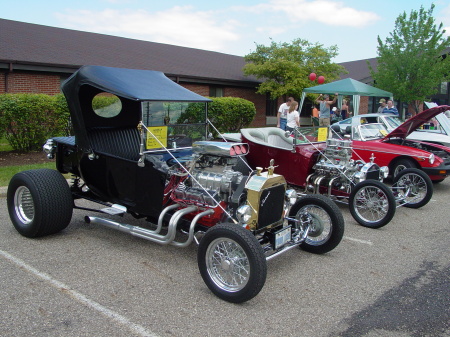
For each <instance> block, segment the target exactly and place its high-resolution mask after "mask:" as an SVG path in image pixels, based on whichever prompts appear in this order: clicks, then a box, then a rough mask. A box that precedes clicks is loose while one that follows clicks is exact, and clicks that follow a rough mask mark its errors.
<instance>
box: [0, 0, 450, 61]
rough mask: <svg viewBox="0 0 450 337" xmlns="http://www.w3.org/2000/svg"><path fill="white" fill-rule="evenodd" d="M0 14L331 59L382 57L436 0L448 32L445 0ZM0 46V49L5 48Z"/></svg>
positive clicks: (66, 5)
mask: <svg viewBox="0 0 450 337" xmlns="http://www.w3.org/2000/svg"><path fill="white" fill-rule="evenodd" d="M2 2H3V3H2V6H1V7H0V18H2V19H9V20H16V21H21V22H28V23H35V24H41V25H46V26H52V27H60V28H68V29H74V30H80V31H86V32H94V33H101V34H108V35H114V36H121V37H127V38H133V39H138V40H145V41H152V42H160V43H167V44H172V45H177V46H184V47H191V48H198V49H203V50H211V51H216V52H221V53H225V54H231V55H238V56H245V55H247V54H249V53H251V52H253V51H255V50H256V44H262V45H269V44H270V43H271V41H274V42H277V43H278V42H281V43H282V42H287V43H289V42H292V41H293V40H295V39H298V38H300V39H304V40H307V41H309V42H311V43H319V44H322V45H323V46H324V47H325V48H328V47H331V46H334V45H336V46H337V47H338V53H339V55H338V56H337V57H336V58H334V59H333V61H334V62H337V63H341V62H348V61H356V60H361V59H366V58H372V57H376V56H377V46H378V41H377V39H378V37H380V39H381V40H382V41H385V39H386V38H387V37H389V34H390V33H391V32H392V31H393V30H394V24H395V20H396V18H397V17H398V16H399V15H400V14H402V13H403V12H406V13H407V14H408V15H409V14H410V12H411V10H416V11H418V10H419V9H420V7H421V6H423V7H424V8H425V9H426V10H428V9H429V8H430V6H431V4H432V3H434V4H435V9H434V12H433V14H434V17H435V19H436V23H437V24H440V23H441V22H442V23H443V25H444V27H446V30H447V33H446V34H449V35H450V2H449V1H448V0H445V1H444V0H435V1H418V0H377V1H364V0H341V1H334V0H245V1H243V0H227V1H215V0H210V1H204V0H173V1H161V0H157V1H156V0H89V1H87V0H79V1H77V0H73V1H61V0H55V1H53V0H42V1H35V0H26V1H21V0H16V1H2ZM0 48H3V46H0Z"/></svg>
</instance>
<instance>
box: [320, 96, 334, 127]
mask: <svg viewBox="0 0 450 337" xmlns="http://www.w3.org/2000/svg"><path fill="white" fill-rule="evenodd" d="M337 97H338V93H335V94H334V99H333V100H332V101H330V96H329V95H326V94H325V95H323V96H322V94H320V95H319V97H317V99H316V103H319V126H330V124H331V123H330V122H331V121H330V116H331V113H330V108H331V106H332V105H333V104H334V103H336V99H337Z"/></svg>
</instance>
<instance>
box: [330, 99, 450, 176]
mask: <svg viewBox="0 0 450 337" xmlns="http://www.w3.org/2000/svg"><path fill="white" fill-rule="evenodd" d="M449 109H450V107H449V106H446V105H444V106H437V107H434V108H431V109H428V110H425V111H423V112H421V113H419V114H417V115H416V116H414V117H412V118H410V119H408V120H407V121H405V122H404V123H403V124H401V125H400V126H399V127H398V128H396V129H394V130H393V131H392V132H390V133H388V131H386V129H385V128H384V126H383V125H382V124H363V125H359V123H356V124H354V125H352V126H348V127H347V129H346V132H343V133H341V136H342V137H343V138H349V137H350V139H351V140H352V145H353V150H354V152H355V154H354V155H353V159H355V160H356V159H362V160H364V161H368V160H369V159H370V157H371V156H372V155H373V156H375V158H376V163H377V164H378V165H380V166H388V167H389V172H390V173H391V174H392V176H394V177H395V176H396V175H397V174H398V173H399V172H400V171H401V170H404V169H406V168H418V169H421V170H423V171H424V172H425V173H426V174H428V176H429V177H430V178H431V180H432V181H433V182H435V183H438V182H441V181H443V180H444V179H445V178H446V177H447V175H449V174H450V147H446V146H443V145H438V144H432V143H427V142H422V141H417V140H409V139H406V137H407V136H408V135H409V134H410V133H411V132H413V131H414V130H416V129H418V128H419V127H420V126H421V125H423V124H424V123H426V122H428V121H429V120H430V119H431V118H433V117H434V116H436V115H438V114H439V113H441V112H444V111H447V110H449ZM332 129H334V130H335V131H338V132H339V131H341V130H340V128H338V127H336V128H335V127H333V126H332Z"/></svg>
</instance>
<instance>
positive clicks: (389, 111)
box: [383, 99, 398, 115]
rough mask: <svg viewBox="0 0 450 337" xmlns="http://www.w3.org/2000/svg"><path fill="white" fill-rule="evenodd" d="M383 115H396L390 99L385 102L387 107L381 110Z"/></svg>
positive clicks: (395, 109)
mask: <svg viewBox="0 0 450 337" xmlns="http://www.w3.org/2000/svg"><path fill="white" fill-rule="evenodd" d="M383 113H384V114H394V115H398V110H397V108H396V107H395V106H394V102H393V101H392V100H391V99H390V100H388V101H387V106H386V107H385V108H384V109H383Z"/></svg>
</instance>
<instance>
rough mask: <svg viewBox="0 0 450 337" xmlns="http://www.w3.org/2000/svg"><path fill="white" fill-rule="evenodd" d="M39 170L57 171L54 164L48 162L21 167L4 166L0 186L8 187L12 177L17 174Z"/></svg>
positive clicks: (0, 170)
mask: <svg viewBox="0 0 450 337" xmlns="http://www.w3.org/2000/svg"><path fill="white" fill-rule="evenodd" d="M39 168H49V169H55V163H54V162H48V163H44V164H30V165H19V166H3V167H1V168H0V186H8V184H9V181H10V180H11V178H12V176H13V175H15V174H16V173H19V172H21V171H25V170H32V169H39Z"/></svg>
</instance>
